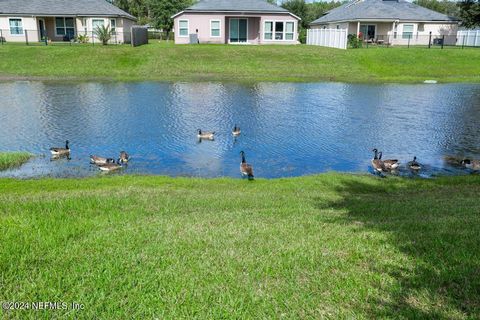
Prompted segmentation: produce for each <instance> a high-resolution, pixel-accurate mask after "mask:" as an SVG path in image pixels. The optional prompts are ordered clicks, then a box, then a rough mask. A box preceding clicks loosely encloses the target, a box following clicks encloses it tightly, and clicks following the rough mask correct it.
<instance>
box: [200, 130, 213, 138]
mask: <svg viewBox="0 0 480 320" xmlns="http://www.w3.org/2000/svg"><path fill="white" fill-rule="evenodd" d="M197 132H198V133H197V137H198V139H209V140H213V138H214V136H215V131H213V132H210V131H202V130H201V129H197Z"/></svg>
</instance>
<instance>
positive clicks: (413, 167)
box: [407, 156, 422, 171]
mask: <svg viewBox="0 0 480 320" xmlns="http://www.w3.org/2000/svg"><path fill="white" fill-rule="evenodd" d="M407 165H408V167H409V168H410V169H411V170H414V171H418V170H420V169H422V165H421V164H420V163H418V162H417V157H416V156H415V157H413V161H409V162H408V163H407Z"/></svg>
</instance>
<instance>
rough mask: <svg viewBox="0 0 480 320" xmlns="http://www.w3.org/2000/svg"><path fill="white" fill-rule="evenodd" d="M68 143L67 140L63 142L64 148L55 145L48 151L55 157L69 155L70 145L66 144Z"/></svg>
mask: <svg viewBox="0 0 480 320" xmlns="http://www.w3.org/2000/svg"><path fill="white" fill-rule="evenodd" d="M68 144H69V141H68V140H67V141H66V142H65V148H57V147H53V148H50V153H51V154H52V156H56V157H59V156H64V155H69V154H70V147H69V146H68Z"/></svg>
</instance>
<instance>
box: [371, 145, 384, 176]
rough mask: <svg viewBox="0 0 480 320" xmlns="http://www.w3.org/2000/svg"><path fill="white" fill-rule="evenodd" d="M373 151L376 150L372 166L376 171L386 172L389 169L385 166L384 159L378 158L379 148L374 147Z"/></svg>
mask: <svg viewBox="0 0 480 320" xmlns="http://www.w3.org/2000/svg"><path fill="white" fill-rule="evenodd" d="M372 152H374V155H373V159H372V167H373V169H374V170H375V172H379V173H382V172H386V171H387V169H386V168H385V165H384V164H383V161H382V160H381V159H379V158H378V150H377V149H373V150H372Z"/></svg>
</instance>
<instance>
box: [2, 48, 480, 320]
mask: <svg viewBox="0 0 480 320" xmlns="http://www.w3.org/2000/svg"><path fill="white" fill-rule="evenodd" d="M47 50H50V49H47ZM106 50H109V49H106ZM0 190H1V192H0V246H1V250H0V301H63V302H67V303H71V302H77V303H82V304H84V306H85V307H84V309H83V310H81V311H71V310H67V311H65V310H58V311H38V312H35V311H5V310H3V311H0V317H3V318H6V319H14V318H17V319H28V318H31V319H33V318H62V319H63V318H72V319H73V318H76V319H79V318H82V319H133V318H135V319H152V318H158V319H181V318H192V317H195V318H201V319H218V318H226V319H245V318H247V319H248V318H249V319H267V318H276V319H278V318H285V319H318V318H322V317H323V318H331V319H342V318H357V319H378V318H395V319H401V318H403V319H426V318H429V319H478V318H479V316H480V238H479V236H478V235H479V234H480V215H479V212H480V202H479V201H478V195H479V194H480V176H468V177H452V178H439V179H435V180H413V179H399V178H387V179H379V178H375V177H370V176H355V175H342V174H324V175H319V176H309V177H300V178H289V179H274V180H262V179H259V180H256V181H253V182H248V181H246V180H240V179H238V180H237V179H190V178H164V177H137V176H113V177H103V178H89V179H68V180H55V179H40V180H14V179H0Z"/></svg>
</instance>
